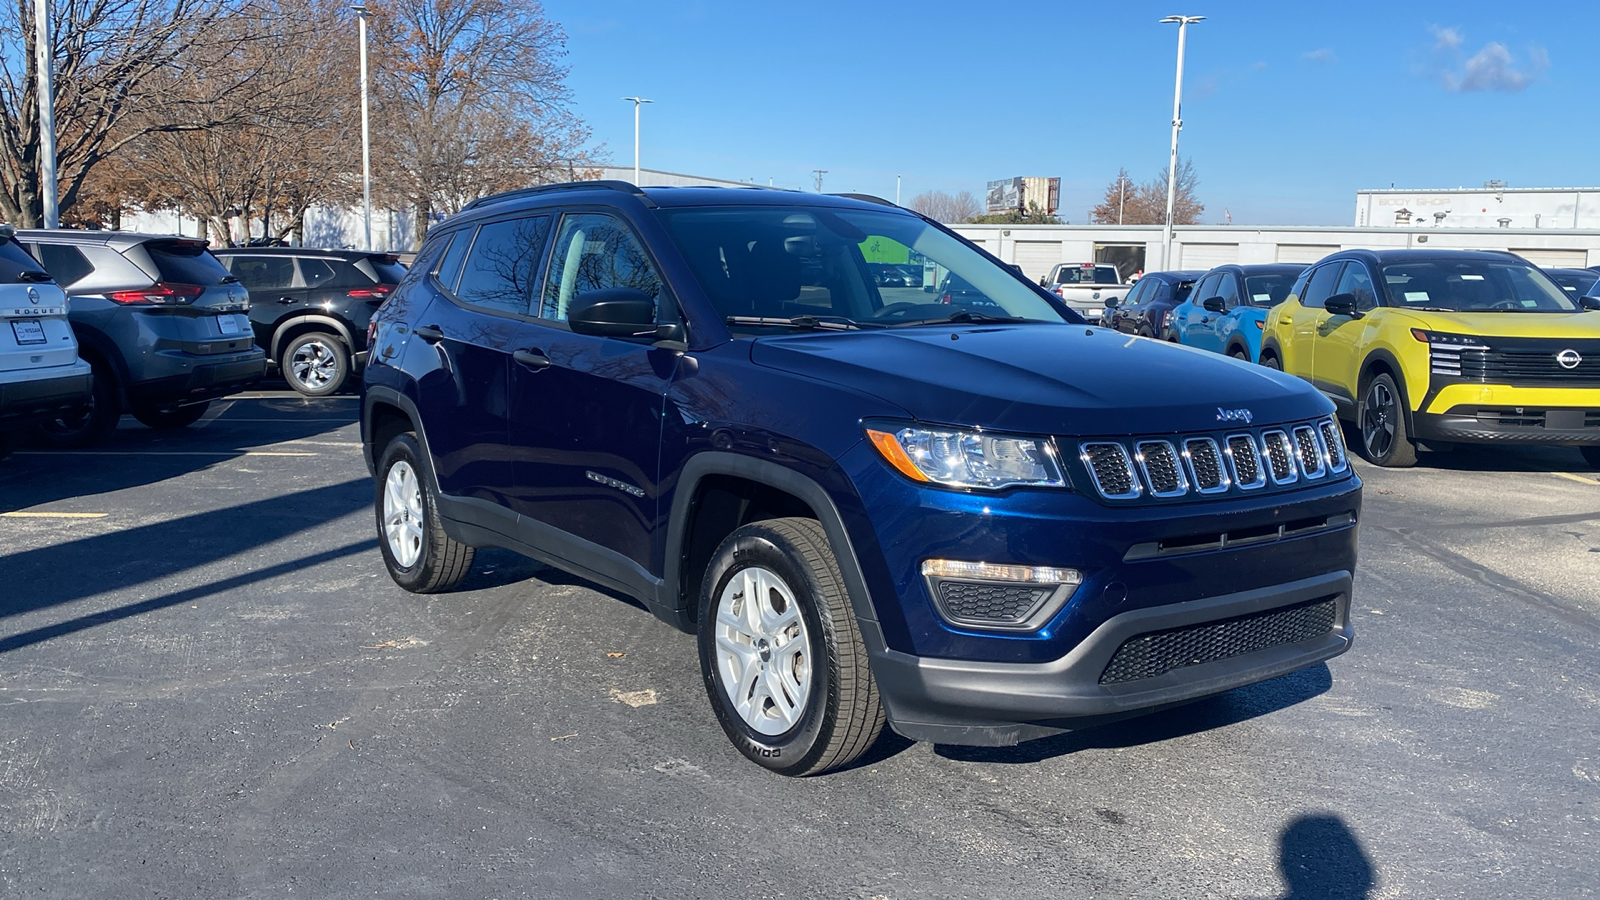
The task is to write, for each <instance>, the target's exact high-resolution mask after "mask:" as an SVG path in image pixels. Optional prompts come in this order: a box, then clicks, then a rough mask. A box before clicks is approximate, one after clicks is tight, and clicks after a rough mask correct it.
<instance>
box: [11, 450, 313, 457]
mask: <svg viewBox="0 0 1600 900" xmlns="http://www.w3.org/2000/svg"><path fill="white" fill-rule="evenodd" d="M15 455H16V456H320V455H321V454H318V453H313V452H311V451H305V452H301V453H290V452H285V451H279V450H24V451H22V452H20V453H17V454H15Z"/></svg>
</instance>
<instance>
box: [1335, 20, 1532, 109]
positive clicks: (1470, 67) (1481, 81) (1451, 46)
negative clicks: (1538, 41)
mask: <svg viewBox="0 0 1600 900" xmlns="http://www.w3.org/2000/svg"><path fill="white" fill-rule="evenodd" d="M1428 30H1429V31H1430V32H1431V33H1432V34H1433V38H1434V45H1433V63H1432V66H1431V69H1432V74H1433V76H1434V77H1436V78H1438V79H1439V83H1440V84H1442V85H1444V89H1445V90H1447V91H1451V92H1452V93H1469V92H1474V91H1504V92H1506V93H1513V94H1514V93H1517V92H1518V91H1522V90H1525V89H1526V88H1527V87H1528V85H1530V84H1532V83H1533V82H1534V81H1536V80H1538V78H1539V76H1541V75H1543V74H1544V73H1545V71H1546V70H1548V69H1549V68H1550V54H1549V52H1548V51H1547V50H1545V49H1544V48H1543V47H1530V48H1528V54H1527V62H1526V63H1525V64H1524V63H1520V62H1518V60H1517V58H1516V56H1515V55H1514V54H1512V52H1511V51H1510V50H1509V49H1507V48H1506V45H1505V44H1502V43H1500V42H1499V41H1490V42H1489V43H1487V44H1484V45H1483V47H1482V49H1480V50H1479V51H1478V52H1477V53H1474V54H1473V55H1472V56H1470V57H1468V56H1467V55H1466V51H1465V50H1464V49H1462V48H1463V46H1464V45H1465V44H1466V35H1465V34H1463V33H1462V32H1461V30H1460V29H1457V28H1442V27H1440V26H1438V25H1429V26H1428ZM1313 52H1315V51H1313ZM1308 56H1309V54H1308Z"/></svg>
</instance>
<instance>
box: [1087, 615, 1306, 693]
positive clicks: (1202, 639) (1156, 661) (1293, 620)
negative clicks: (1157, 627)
mask: <svg viewBox="0 0 1600 900" xmlns="http://www.w3.org/2000/svg"><path fill="white" fill-rule="evenodd" d="M1337 620H1338V606H1337V603H1336V598H1334V597H1324V598H1323V599H1321V600H1313V601H1311V602H1309V603H1302V604H1300V605H1299V606H1291V607H1287V608H1284V609H1274V610H1268V611H1267V612H1262V613H1255V614H1253V615H1248V616H1239V617H1237V618H1233V619H1223V620H1222V621H1220V622H1205V623H1202V624H1199V625H1190V626H1187V627H1184V628H1173V629H1170V630H1168V631H1155V632H1151V633H1149V634H1141V635H1138V636H1136V637H1132V638H1129V639H1128V640H1126V641H1124V642H1123V644H1122V646H1121V647H1118V648H1117V652H1116V653H1115V654H1113V655H1112V657H1111V662H1109V663H1107V664H1106V668H1105V671H1104V672H1102V673H1101V675H1100V683H1101V684H1122V683H1125V682H1129V681H1139V680H1141V679H1144V678H1155V677H1157V676H1160V675H1165V674H1167V673H1168V672H1171V671H1172V670H1174V669H1182V668H1185V667H1187V666H1198V665H1202V664H1204V663H1209V662H1217V661H1218V660H1224V659H1232V658H1233V657H1235V656H1243V655H1245V654H1246V653H1255V652H1256V651H1258V650H1266V649H1268V648H1270V647H1281V646H1284V645H1286V644H1298V643H1300V642H1301V641H1309V640H1313V639H1315V638H1319V637H1322V636H1324V635H1326V634H1327V633H1328V632H1330V631H1332V630H1333V626H1334V623H1335V622H1336V621H1337Z"/></svg>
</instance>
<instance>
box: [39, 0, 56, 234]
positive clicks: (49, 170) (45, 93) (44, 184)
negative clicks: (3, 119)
mask: <svg viewBox="0 0 1600 900" xmlns="http://www.w3.org/2000/svg"><path fill="white" fill-rule="evenodd" d="M50 26H51V23H50V0H34V3H33V52H34V58H35V62H36V64H37V65H38V67H39V181H40V182H41V184H40V185H39V186H40V188H42V189H43V192H44V197H43V198H42V199H43V200H44V227H46V228H60V227H61V215H60V210H59V209H58V208H57V205H56V91H55V86H54V84H53V82H54V77H53V76H54V74H55V73H54V69H55V52H54V48H55V40H54V38H53V36H52V35H51V33H50V32H51V27H50Z"/></svg>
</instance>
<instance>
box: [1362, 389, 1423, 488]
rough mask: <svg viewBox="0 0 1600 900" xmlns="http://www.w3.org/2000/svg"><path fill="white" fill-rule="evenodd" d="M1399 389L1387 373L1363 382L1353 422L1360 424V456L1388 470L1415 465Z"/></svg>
mask: <svg viewBox="0 0 1600 900" xmlns="http://www.w3.org/2000/svg"><path fill="white" fill-rule="evenodd" d="M1400 404H1401V400H1400V389H1399V388H1398V387H1396V386H1395V383H1394V379H1393V378H1391V377H1389V375H1388V374H1386V373H1385V374H1380V375H1377V376H1376V377H1374V378H1373V379H1372V381H1371V382H1369V383H1368V384H1367V389H1366V391H1365V393H1363V394H1362V398H1361V410H1360V414H1359V416H1358V418H1357V421H1358V422H1359V423H1360V425H1361V455H1362V456H1364V457H1366V458H1367V461H1368V462H1373V463H1377V464H1378V465H1380V466H1383V467H1385V468H1390V469H1404V468H1407V467H1409V466H1414V465H1416V464H1417V448H1416V445H1415V444H1413V443H1412V442H1411V438H1410V436H1409V435H1408V434H1407V433H1406V414H1405V410H1404V409H1403V408H1402V407H1401V405H1400Z"/></svg>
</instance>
